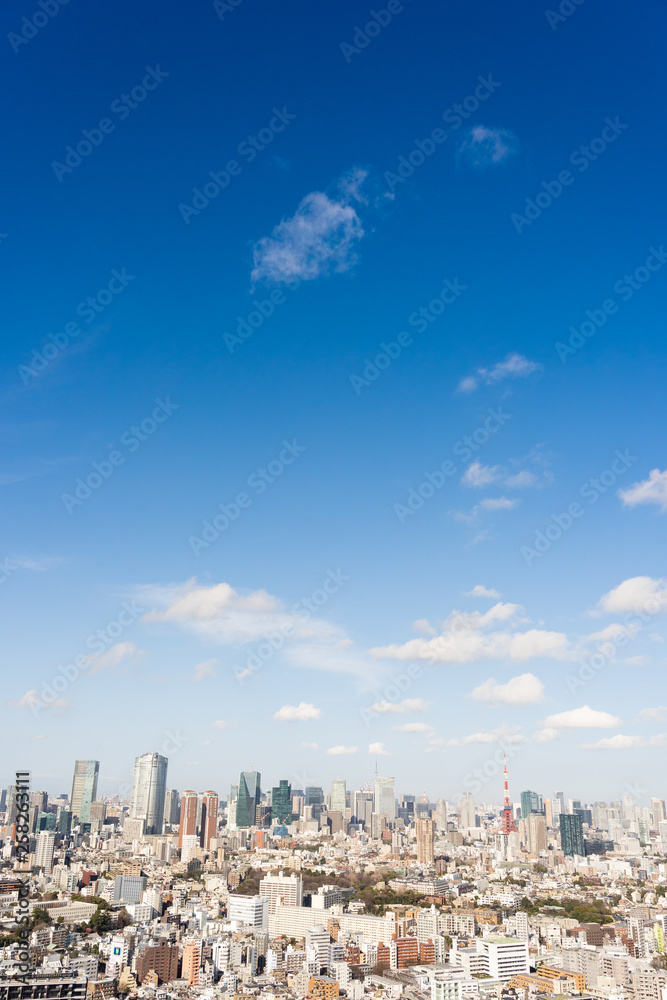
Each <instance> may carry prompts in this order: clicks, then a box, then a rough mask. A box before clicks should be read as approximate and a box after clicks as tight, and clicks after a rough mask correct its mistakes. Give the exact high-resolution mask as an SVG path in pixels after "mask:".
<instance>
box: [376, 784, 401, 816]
mask: <svg viewBox="0 0 667 1000" xmlns="http://www.w3.org/2000/svg"><path fill="white" fill-rule="evenodd" d="M373 811H374V812H375V813H377V815H378V816H380V817H381V818H382V819H385V820H386V821H387V822H392V821H393V820H395V819H396V792H395V789H394V779H393V778H381V777H380V776H379V775H376V776H375V809H374V810H373Z"/></svg>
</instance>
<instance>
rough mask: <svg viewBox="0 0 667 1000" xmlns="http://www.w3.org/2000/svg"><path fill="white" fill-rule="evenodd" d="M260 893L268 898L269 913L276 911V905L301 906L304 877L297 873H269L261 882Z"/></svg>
mask: <svg viewBox="0 0 667 1000" xmlns="http://www.w3.org/2000/svg"><path fill="white" fill-rule="evenodd" d="M259 895H260V896H264V898H265V899H268V901H269V913H275V912H276V906H301V905H302V904H303V879H302V878H300V876H298V875H296V874H295V873H292V874H291V875H284V874H283V873H282V872H280V874H278V875H267V876H266V877H265V878H263V879H262V880H261V882H260V883H259Z"/></svg>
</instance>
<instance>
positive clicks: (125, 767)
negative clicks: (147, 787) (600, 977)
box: [0, 0, 667, 801]
mask: <svg viewBox="0 0 667 1000" xmlns="http://www.w3.org/2000/svg"><path fill="white" fill-rule="evenodd" d="M56 2H57V0H50V3H49V0H46V4H47V7H48V10H49V11H50V12H51V13H50V14H48V13H47V14H44V12H43V8H40V7H39V5H38V4H37V3H35V4H32V3H30V2H28V0H22V2H21V3H18V2H12V3H10V4H9V5H7V6H6V7H5V9H4V11H3V15H2V16H3V22H4V34H5V36H6V45H5V53H4V57H3V59H2V60H1V61H0V73H2V77H3V79H2V83H3V85H4V89H5V92H7V93H10V92H11V93H13V94H16V95H17V96H16V98H15V100H14V101H13V103H12V104H11V105H10V106H8V107H6V108H5V110H4V112H3V114H4V118H5V121H4V133H5V135H6V136H7V137H8V138H9V139H10V141H9V142H8V155H7V156H6V157H5V164H4V169H5V180H6V182H5V192H6V197H5V204H4V207H3V213H2V218H1V220H0V229H1V230H2V239H1V240H0V252H1V253H2V255H3V264H4V277H5V283H6V288H5V294H4V295H3V312H4V317H3V319H4V328H5V330H6V331H7V335H6V336H5V337H4V338H3V366H2V399H3V403H4V415H3V432H4V433H3V440H4V444H5V448H4V458H3V469H2V473H1V478H0V483H1V484H2V534H3V538H2V552H1V553H0V557H1V558H2V559H4V564H3V565H4V567H5V568H4V570H3V577H4V582H3V583H2V588H1V589H2V619H3V634H4V657H5V684H4V690H5V698H4V699H3V702H4V704H3V708H2V711H3V727H4V731H5V733H6V735H7V738H8V740H9V746H10V747H11V753H10V754H8V755H6V757H5V767H6V773H5V775H4V777H3V779H2V780H3V781H4V782H5V783H6V782H8V781H9V780H10V779H11V776H12V774H13V772H14V770H16V769H18V768H30V769H32V771H33V775H34V777H33V782H34V783H35V787H41V786H44V787H46V788H48V789H49V790H50V791H53V792H54V793H59V792H60V791H64V790H68V789H69V782H70V780H71V772H72V766H73V761H74V759H75V758H78V757H93V758H99V759H100V761H101V772H100V773H101V780H100V789H101V791H102V792H103V793H105V794H114V793H115V792H117V791H118V789H119V788H121V787H122V786H123V785H124V783H125V782H127V780H128V779H129V776H130V774H131V762H132V758H133V757H134V756H135V755H136V754H139V753H144V752H146V751H147V750H153V749H158V750H160V749H162V748H166V749H167V750H168V752H167V756H169V758H170V764H169V785H170V786H173V787H178V788H181V789H182V788H185V787H188V786H190V787H197V788H205V787H212V788H217V789H219V790H220V792H221V794H223V795H224V794H226V792H227V789H228V786H229V784H230V782H232V781H233V780H235V777H236V775H237V774H238V771H239V770H240V769H242V768H248V767H249V766H250V765H254V766H255V767H256V768H257V769H259V770H261V771H262V774H263V783H264V785H267V786H268V785H270V784H272V783H275V782H277V781H278V779H280V778H283V777H287V778H290V780H292V782H293V784H295V785H301V784H303V783H314V784H318V783H323V784H327V783H328V782H329V781H330V779H331V778H332V777H337V776H344V777H347V779H348V782H349V784H350V786H358V785H359V784H361V783H362V782H364V781H366V780H368V779H369V777H370V776H371V775H372V773H373V771H374V769H375V766H376V762H377V766H378V768H379V770H380V771H381V772H385V773H389V774H394V775H395V776H396V781H397V789H398V790H399V791H411V792H415V791H418V792H421V791H422V789H425V790H426V791H427V794H428V795H430V796H431V797H432V798H436V797H438V796H441V795H443V796H447V797H449V798H451V799H456V797H457V796H459V795H460V794H461V792H462V791H467V790H471V787H472V786H471V781H472V780H473V779H471V774H472V773H473V769H474V768H478V769H480V768H484V766H485V765H486V772H483V773H485V775H486V779H485V781H484V782H483V784H482V790H481V791H479V797H480V798H482V799H486V800H488V801H494V800H499V798H500V796H501V791H502V789H501V787H500V781H499V779H497V778H496V776H495V771H494V768H495V767H496V766H497V765H496V764H495V763H494V760H495V757H496V755H497V754H498V751H499V749H501V750H502V747H503V746H504V747H505V748H511V753H512V761H511V768H512V786H513V790H514V791H515V792H516V793H518V792H519V791H520V789H521V788H527V787H530V788H536V789H538V790H539V791H541V792H543V793H544V794H549V793H550V792H551V791H552V790H553V788H555V787H557V788H563V789H564V790H565V792H566V795H567V794H569V795H571V796H572V797H579V798H582V799H587V800H593V799H596V798H607V799H612V798H618V797H622V796H623V795H624V794H626V792H627V789H628V788H629V787H630V788H635V789H637V792H636V794H637V797H638V799H640V800H647V799H648V797H649V796H650V795H661V796H662V795H664V794H665V791H666V789H665V788H664V786H663V785H662V784H661V780H660V779H659V777H657V776H656V777H655V778H654V779H653V780H654V783H653V784H651V787H645V786H646V785H647V781H646V779H645V778H644V775H646V774H647V773H650V769H651V763H652V761H653V760H654V757H655V751H656V749H659V748H660V747H664V745H665V744H666V743H667V736H666V735H665V732H667V709H661V708H660V706H662V705H663V703H664V704H667V693H665V692H664V691H663V678H664V667H665V653H664V638H665V631H666V630H665V614H664V612H665V607H666V601H665V597H666V596H667V595H665V593H664V592H665V584H664V582H663V580H662V576H663V574H664V573H665V559H664V556H665V544H666V541H667V530H666V528H667V523H666V522H665V509H666V508H667V472H666V471H665V470H666V469H667V456H666V455H665V447H664V434H663V433H662V419H661V416H662V412H663V409H664V402H663V401H664V381H665V366H664V360H663V356H664V350H663V309H662V300H663V296H664V288H665V280H666V277H667V266H666V265H667V255H666V254H665V245H666V243H663V241H667V231H666V230H665V228H664V227H663V224H662V222H661V221H660V220H661V219H662V218H664V214H665V213H664V208H665V193H664V184H663V183H662V171H661V170H660V169H659V168H660V166H661V161H660V159H659V152H660V144H659V142H657V141H656V124H655V123H656V119H657V116H658V115H659V113H660V110H661V106H662V98H663V93H662V92H663V89H664V85H663V82H662V79H661V76H662V71H661V61H660V59H659V58H658V39H659V38H660V37H661V35H662V34H663V31H664V27H665V26H664V23H663V22H664V17H665V15H664V12H663V11H662V9H661V8H660V7H659V6H658V4H657V3H655V2H645V3H641V4H640V5H639V6H638V7H637V8H636V9H635V11H634V13H633V32H634V34H633V38H632V44H631V45H629V44H628V35H627V23H626V11H625V8H624V7H622V6H621V5H620V4H619V3H616V2H613V3H609V4H606V5H605V7H604V10H603V9H602V7H601V6H600V4H599V2H598V0H586V2H585V3H583V4H581V5H579V6H577V7H573V13H572V14H570V15H568V16H565V15H564V14H560V15H558V8H557V7H553V8H551V11H552V13H549V8H543V7H542V6H539V5H538V6H534V7H533V8H532V9H529V8H528V7H524V8H520V9H516V10H509V9H504V8H495V7H494V8H491V7H489V6H488V5H482V4H479V3H475V2H473V3H469V4H465V5H459V6H458V7H455V8H454V9H451V8H448V9H446V10H445V9H444V8H443V7H442V6H441V5H439V4H436V3H434V2H428V0H405V2H404V3H403V4H398V3H395V2H394V3H392V5H391V6H390V9H389V11H387V7H386V6H385V7H380V6H376V7H375V8H370V7H367V6H365V5H363V4H362V3H359V2H349V0H342V2H339V3H336V4H324V5H317V9H315V8H314V7H313V5H312V4H306V3H301V2H295V3H294V4H292V5H291V7H290V10H289V11H288V12H286V11H285V9H284V8H279V7H277V6H276V5H273V4H269V3H266V2H264V0H241V2H238V0H237V2H236V3H235V4H233V5H232V4H227V3H223V4H220V3H219V4H217V6H214V5H213V4H211V3H202V4H200V5H196V6H195V7H194V8H192V9H191V8H187V9H186V8H185V7H184V5H176V4H170V3H167V4H160V5H159V6H158V5H157V4H154V3H148V4H144V5H142V7H141V9H140V10H136V9H135V7H134V6H133V5H130V4H127V3H125V2H122V0H121V2H120V3H116V4H114V5H113V6H111V5H110V4H105V3H102V4H98V5H96V7H95V9H92V8H86V7H85V6H84V5H82V4H80V3H78V2H77V0H70V3H68V4H66V5H62V6H58V7H57V9H55V8H54V7H53V4H54V3H56ZM399 8H400V9H399ZM565 8H567V9H569V7H568V5H565ZM565 8H564V9H565ZM372 10H375V11H376V13H377V17H374V16H373V15H372V13H371V11H372ZM391 11H393V13H391ZM554 11H555V12H556V14H554V13H553V12H554ZM390 13H391V16H390ZM556 15H558V16H556ZM47 17H48V20H47V21H46V23H43V22H44V20H45V18H47ZM23 19H26V20H23ZM35 25H37V27H35ZM367 26H369V27H368V30H366V27H367ZM81 143H83V145H80V144H81ZM68 147H69V149H68ZM77 149H78V151H77ZM215 177H217V180H215ZM262 470H265V471H262ZM427 474H428V475H427ZM91 476H92V479H91V478H90V477H91ZM429 476H430V478H429ZM87 482H88V483H89V485H86V483H87ZM77 490H78V493H77ZM220 505H222V507H221V506H220ZM573 505H574V506H573ZM216 518H217V521H215V519H216ZM207 524H208V525H209V526H208V527H207ZM309 606H310V609H309ZM638 614H639V617H637V615H638ZM642 615H643V618H642V617H641V616H642ZM633 616H634V617H633ZM107 629H108V630H109V631H107ZM99 630H102V636H100V635H99V634H97V633H98V632H99ZM270 637H273V639H272V640H271V639H270ZM267 643H268V645H267ZM276 647H277V648H276ZM600 648H601V649H602V652H599V649H600ZM592 655H597V656H598V660H596V661H595V664H594V665H593V666H591V665H590V664H591V661H590V657H591V656H592ZM77 657H78V658H79V659H78V666H77V665H76V658H77ZM73 663H74V664H75V666H74V667H72V668H69V667H68V665H69V664H73ZM61 668H64V669H65V674H67V676H65V674H63V673H62V672H61ZM57 677H60V678H62V679H61V680H59V681H57V683H55V681H54V679H55V678H57ZM54 683H55V688H54ZM47 701H48V704H47ZM499 741H501V742H499ZM332 751H333V752H332ZM340 758H343V759H340ZM653 773H654V774H655V772H653ZM637 782H639V787H638V786H637ZM655 782H657V784H655ZM475 792H476V794H477V789H475Z"/></svg>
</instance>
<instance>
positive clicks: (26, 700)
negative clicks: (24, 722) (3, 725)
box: [5, 688, 72, 712]
mask: <svg viewBox="0 0 667 1000" xmlns="http://www.w3.org/2000/svg"><path fill="white" fill-rule="evenodd" d="M5 704H6V705H7V707H8V708H30V709H32V710H35V709H42V708H48V709H50V710H51V711H52V712H53V711H59V710H64V709H66V708H70V707H71V704H72V703H71V702H70V701H68V700H67V698H54V699H53V701H49V702H46V701H42V699H41V697H40V695H39V692H38V691H37V689H36V688H31V689H30V691H26V693H25V694H24V695H22V696H21V697H20V698H19V700H18V701H7V702H5Z"/></svg>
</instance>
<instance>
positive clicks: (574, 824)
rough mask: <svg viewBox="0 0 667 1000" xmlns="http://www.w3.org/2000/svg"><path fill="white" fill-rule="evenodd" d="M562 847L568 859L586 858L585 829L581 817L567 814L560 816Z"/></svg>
mask: <svg viewBox="0 0 667 1000" xmlns="http://www.w3.org/2000/svg"><path fill="white" fill-rule="evenodd" d="M560 845H561V850H562V851H563V854H565V856H566V857H570V858H571V857H574V856H575V855H577V856H578V857H582V858H583V857H584V855H585V853H586V852H585V849H584V828H583V821H582V818H581V816H578V815H577V814H576V813H575V814H574V815H572V816H570V815H568V814H567V813H565V814H561V816H560Z"/></svg>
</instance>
